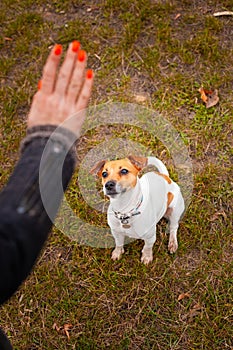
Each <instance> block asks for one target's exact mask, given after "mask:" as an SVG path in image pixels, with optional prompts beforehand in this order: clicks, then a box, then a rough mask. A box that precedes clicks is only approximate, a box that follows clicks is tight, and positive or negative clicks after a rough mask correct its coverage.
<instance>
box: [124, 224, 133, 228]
mask: <svg viewBox="0 0 233 350" xmlns="http://www.w3.org/2000/svg"><path fill="white" fill-rule="evenodd" d="M122 227H123V228H130V227H131V226H130V225H129V224H122Z"/></svg>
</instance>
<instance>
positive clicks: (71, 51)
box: [55, 40, 80, 96]
mask: <svg viewBox="0 0 233 350" xmlns="http://www.w3.org/2000/svg"><path fill="white" fill-rule="evenodd" d="M79 48H80V43H79V42H78V41H76V40H75V41H73V42H72V43H71V44H70V45H69V48H68V50H67V53H66V57H65V59H64V62H63V64H62V66H61V68H60V71H59V73H58V77H57V82H56V86H55V92H56V93H57V94H58V95H59V96H62V95H64V94H65V93H66V90H67V87H68V85H69V82H70V79H71V76H72V73H73V69H74V66H75V62H76V59H77V54H78V51H79Z"/></svg>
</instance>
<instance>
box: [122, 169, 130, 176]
mask: <svg viewBox="0 0 233 350" xmlns="http://www.w3.org/2000/svg"><path fill="white" fill-rule="evenodd" d="M128 172H129V170H127V169H121V174H122V175H126V174H128Z"/></svg>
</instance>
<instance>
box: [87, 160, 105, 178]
mask: <svg viewBox="0 0 233 350" xmlns="http://www.w3.org/2000/svg"><path fill="white" fill-rule="evenodd" d="M105 163H106V160H100V161H99V162H97V163H96V164H95V165H94V166H93V168H92V169H91V170H90V174H93V175H97V176H99V177H101V173H102V170H103V167H104V164H105Z"/></svg>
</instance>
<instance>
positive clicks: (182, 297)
mask: <svg viewBox="0 0 233 350" xmlns="http://www.w3.org/2000/svg"><path fill="white" fill-rule="evenodd" d="M184 298H190V294H189V293H181V294H180V295H179V296H178V301H180V300H183V299H184Z"/></svg>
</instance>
